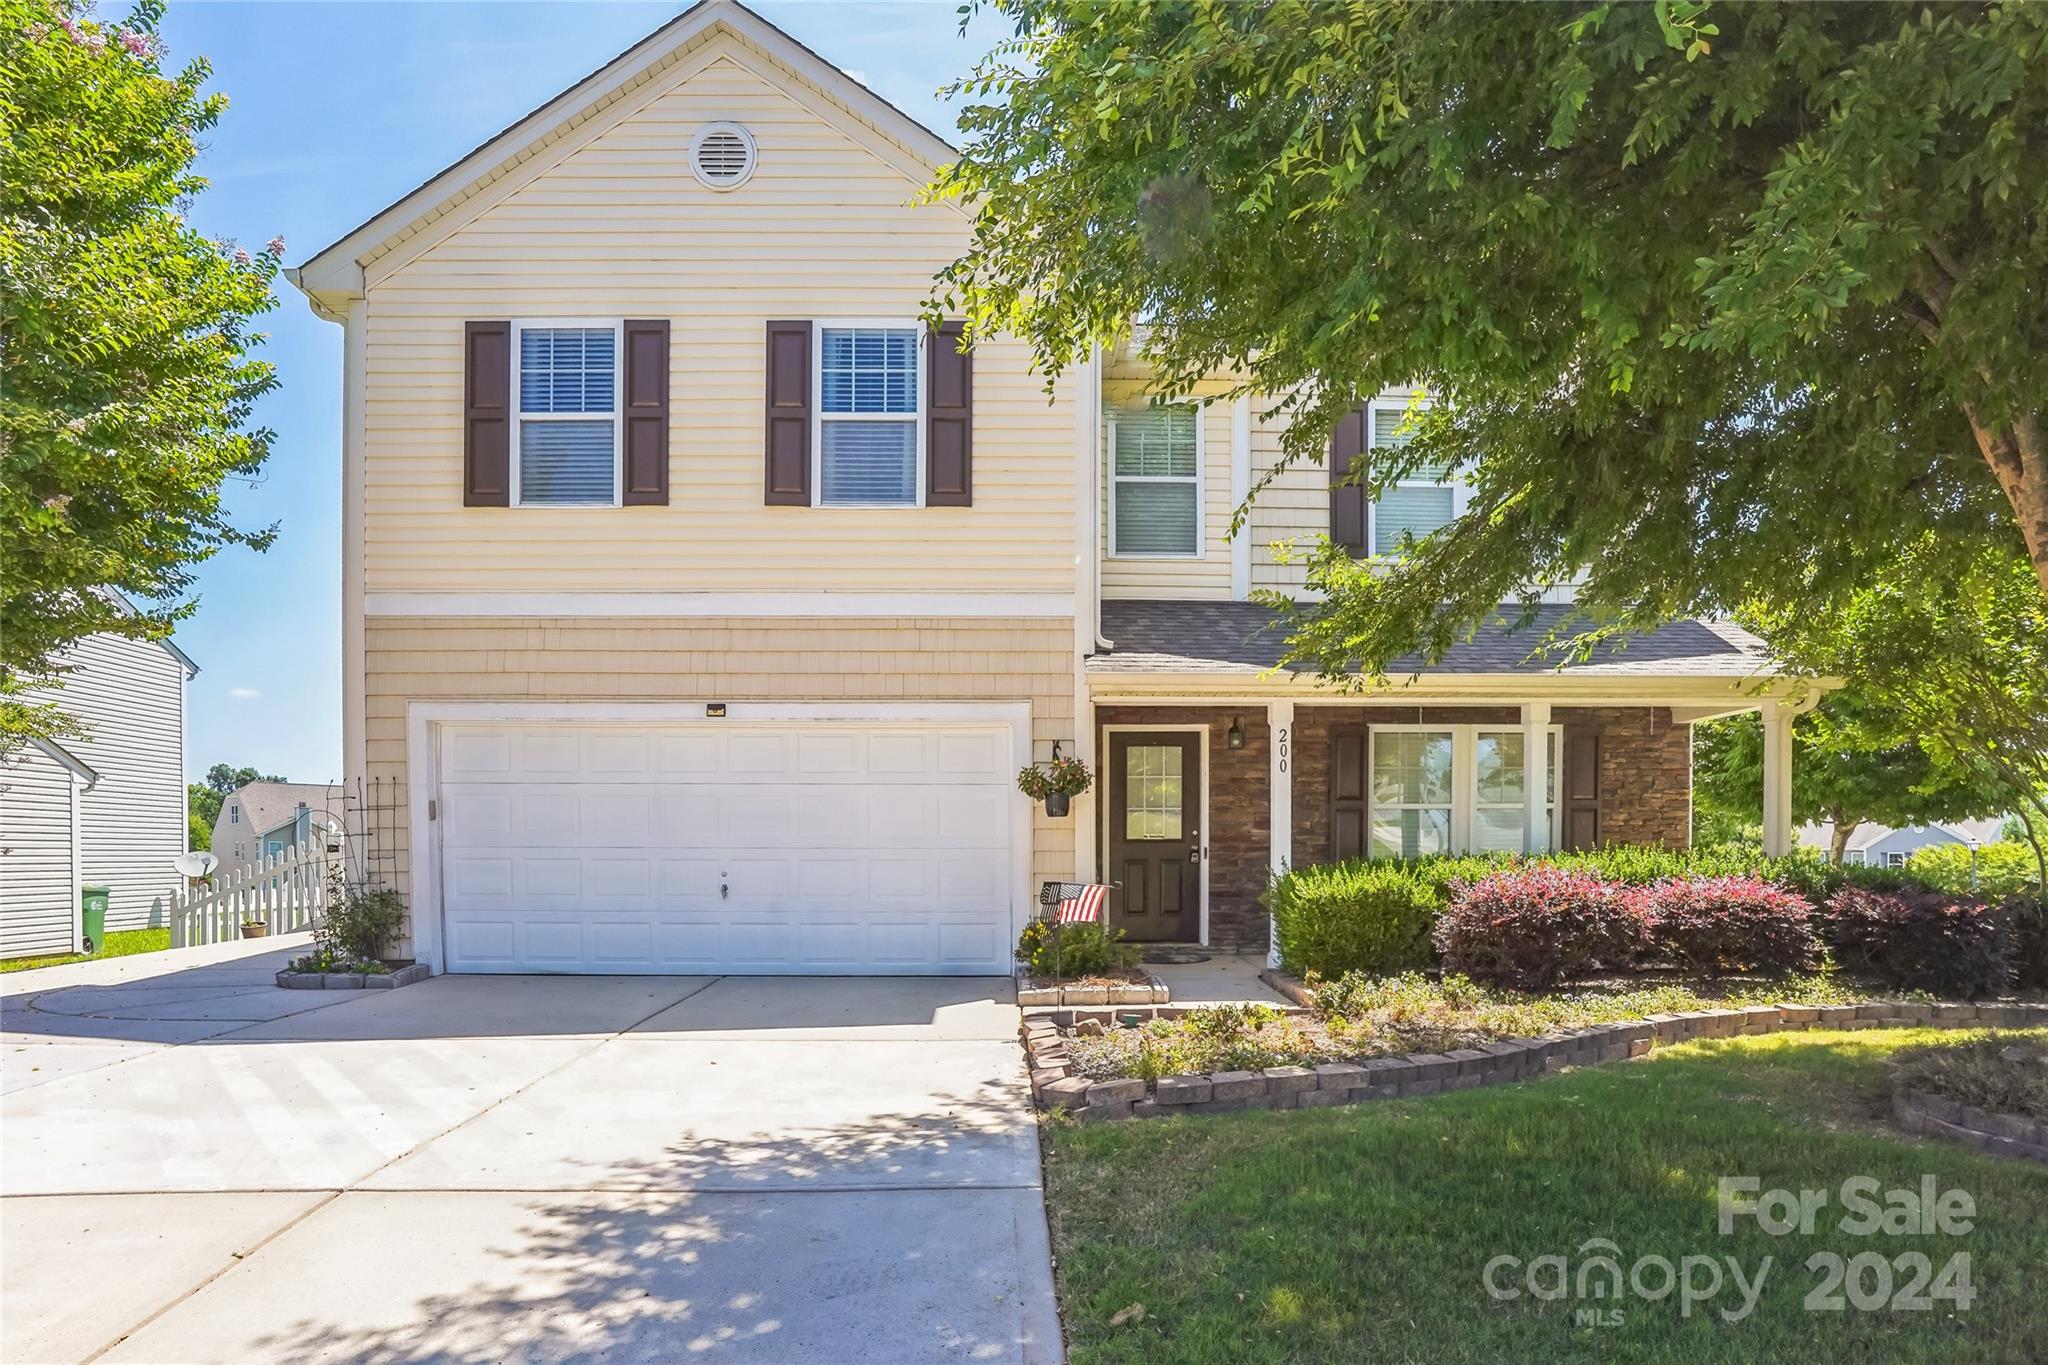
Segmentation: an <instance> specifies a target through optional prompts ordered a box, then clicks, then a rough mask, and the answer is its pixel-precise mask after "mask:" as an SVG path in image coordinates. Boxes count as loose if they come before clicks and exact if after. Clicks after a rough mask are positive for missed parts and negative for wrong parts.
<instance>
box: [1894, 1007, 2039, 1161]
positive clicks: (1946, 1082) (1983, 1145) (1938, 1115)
mask: <svg viewBox="0 0 2048 1365" xmlns="http://www.w3.org/2000/svg"><path fill="white" fill-rule="evenodd" d="M1892 1087H1893V1089H1892V1114H1893V1117H1894V1118H1896V1119H1897V1120H1898V1122H1899V1125H1900V1126H1901V1127H1903V1128H1906V1129H1908V1130H1910V1131H1912V1132H1916V1133H1927V1134H1931V1135H1934V1136H1938V1137H1947V1138H1953V1139H1955V1140H1957V1141H1960V1142H1965V1143H1968V1144H1969V1145H1970V1146H1972V1147H1977V1148H1980V1149H1982V1150H1984V1151H1988V1152H1992V1153H1995V1154H1997V1155H2000V1156H2016V1157H2024V1158H2026V1159H2027V1160H2030V1161H2043V1162H2048V1035H2039V1034H2015V1033H1998V1032H1993V1033H1987V1034H1983V1035H1981V1036H1978V1037H1974V1038H1962V1039H1958V1040H1956V1041H1954V1042H1945V1043H1941V1044H1937V1045H1934V1046H1929V1047H1916V1048H1908V1049H1907V1050H1906V1051H1904V1052H1901V1053H1899V1054H1898V1056H1897V1057H1895V1058H1894V1059H1893V1061H1892Z"/></svg>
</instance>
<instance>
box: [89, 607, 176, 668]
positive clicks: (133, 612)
mask: <svg viewBox="0 0 2048 1365" xmlns="http://www.w3.org/2000/svg"><path fill="white" fill-rule="evenodd" d="M94 591H95V592H97V593H98V594H99V595H100V596H101V597H104V598H106V599H107V601H109V602H111V603H113V604H114V605H115V606H116V607H118V608H119V609H120V610H121V611H122V613H123V614H125V615H128V616H140V615H142V613H141V612H140V611H139V610H137V608H136V606H135V604H134V603H133V602H130V601H129V600H128V598H127V595H126V594H125V593H122V592H121V591H119V590H118V589H115V588H104V587H103V588H95V589H94ZM151 643H152V644H156V645H159V646H161V647H162V648H163V651H164V652H165V653H166V654H169V655H170V656H171V657H172V658H173V659H176V660H177V661H178V662H179V663H181V664H183V665H184V666H185V676H186V677H188V678H196V677H198V676H199V665H198V664H196V663H194V662H193V661H192V656H191V655H190V654H187V653H186V652H185V651H184V650H182V649H180V648H178V646H177V642H176V641H174V640H172V639H171V637H170V636H168V635H166V636H165V637H164V638H163V639H161V640H154V641H151Z"/></svg>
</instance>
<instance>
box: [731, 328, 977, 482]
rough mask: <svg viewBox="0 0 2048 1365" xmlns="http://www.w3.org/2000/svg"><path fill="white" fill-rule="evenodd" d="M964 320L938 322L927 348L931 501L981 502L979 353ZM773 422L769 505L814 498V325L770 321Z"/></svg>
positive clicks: (765, 478) (766, 477)
mask: <svg viewBox="0 0 2048 1365" xmlns="http://www.w3.org/2000/svg"><path fill="white" fill-rule="evenodd" d="M963 331H964V326H963V324H961V323H958V322H945V323H941V324H939V327H938V329H937V330H936V331H934V332H933V333H932V337H931V344H930V345H929V346H928V347H927V348H926V355H925V449H924V459H925V482H924V501H925V506H927V507H971V506H972V505H973V504H974V355H973V353H972V352H971V351H967V350H963V349H962V348H961V345H960V342H961V338H962V333H963ZM767 370H768V418H767V421H768V428H767V440H766V444H765V447H764V449H765V467H764V469H763V471H762V490H761V492H762V501H763V502H764V503H765V504H766V505H768V506H770V507H809V506H810V505H811V405H812V404H813V403H814V402H815V401H816V398H815V385H814V383H813V381H812V376H811V324H810V323H809V322H771V323H769V324H768V358H767Z"/></svg>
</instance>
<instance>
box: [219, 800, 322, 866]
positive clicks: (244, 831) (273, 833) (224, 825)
mask: <svg viewBox="0 0 2048 1365" xmlns="http://www.w3.org/2000/svg"><path fill="white" fill-rule="evenodd" d="M341 827H342V809H341V789H340V788H339V787H336V786H330V785H328V784H326V783H323V782H251V783H248V784H247V785H245V786H242V787H238V788H236V789H235V790H234V791H231V792H229V793H228V794H227V795H226V796H225V797H224V798H222V800H221V803H220V814H218V815H216V816H215V817H214V818H213V856H214V857H216V858H218V859H220V866H221V870H222V871H227V870H230V869H233V868H237V867H240V866H242V865H243V864H244V863H253V862H255V861H256V860H257V859H258V858H261V857H263V856H265V855H267V854H277V853H282V852H284V851H285V850H286V849H288V848H296V847H298V846H299V845H300V844H302V843H305V842H306V841H307V840H308V839H311V838H312V837H313V832H314V831H315V830H316V829H318V830H320V831H321V832H322V834H323V835H324V834H326V833H328V832H330V831H333V830H338V829H340V828H341Z"/></svg>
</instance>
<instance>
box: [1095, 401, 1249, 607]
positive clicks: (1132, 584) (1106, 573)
mask: <svg viewBox="0 0 2048 1365" xmlns="http://www.w3.org/2000/svg"><path fill="white" fill-rule="evenodd" d="M1143 375H1144V371H1143V370H1142V368H1140V367H1138V366H1137V365H1136V364H1135V363H1134V362H1124V363H1122V364H1119V365H1115V366H1110V367H1107V368H1106V369H1105V372H1104V376H1103V385H1102V412H1103V415H1102V417H1101V419H1100V420H1099V421H1098V422H1097V423H1096V432H1097V439H1096V445H1097V448H1098V449H1099V450H1100V452H1101V458H1100V459H1099V460H1097V461H1096V468H1097V471H1098V478H1099V479H1100V481H1101V482H1100V496H1101V502H1100V507H1101V516H1100V517H1099V518H1098V521H1099V523H1100V524H1099V527H1098V537H1097V540H1098V543H1099V544H1100V546H1101V547H1102V595H1103V596H1104V597H1140V598H1145V597H1164V598H1188V599H1194V598H1208V599H1216V600H1222V601H1228V600H1229V598H1230V542H1229V540H1228V539H1227V536H1228V535H1229V532H1230V514H1231V511H1232V507H1231V503H1230V403H1229V401H1228V400H1227V399H1220V398H1219V401H1215V402H1203V406H1202V444H1201V455H1202V466H1201V468H1202V482H1201V489H1200V494H1201V517H1202V528H1201V529H1202V555H1201V558H1199V559H1192V558H1150V557H1137V556H1128V557H1118V556H1116V555H1113V554H1112V553H1110V550H1111V545H1110V538H1109V519H1110V499H1111V498H1112V497H1114V496H1115V492H1114V489H1113V486H1112V480H1111V478H1110V458H1111V452H1110V448H1109V417H1110V414H1111V413H1112V412H1113V411H1117V410H1128V411H1141V410H1143V408H1144V407H1145V405H1146V404H1147V402H1148V401H1149V397H1148V394H1147V392H1146V388H1145V381H1144V377H1143ZM1224 388H1225V386H1224V385H1222V384H1220V383H1219V384H1213V385H1205V386H1204V387H1203V388H1202V389H1201V390H1200V391H1198V392H1197V393H1196V394H1195V395H1194V396H1193V399H1194V401H1197V402H1201V401H1202V400H1204V399H1207V398H1212V397H1218V396H1219V395H1221V394H1222V393H1223V391H1224Z"/></svg>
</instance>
